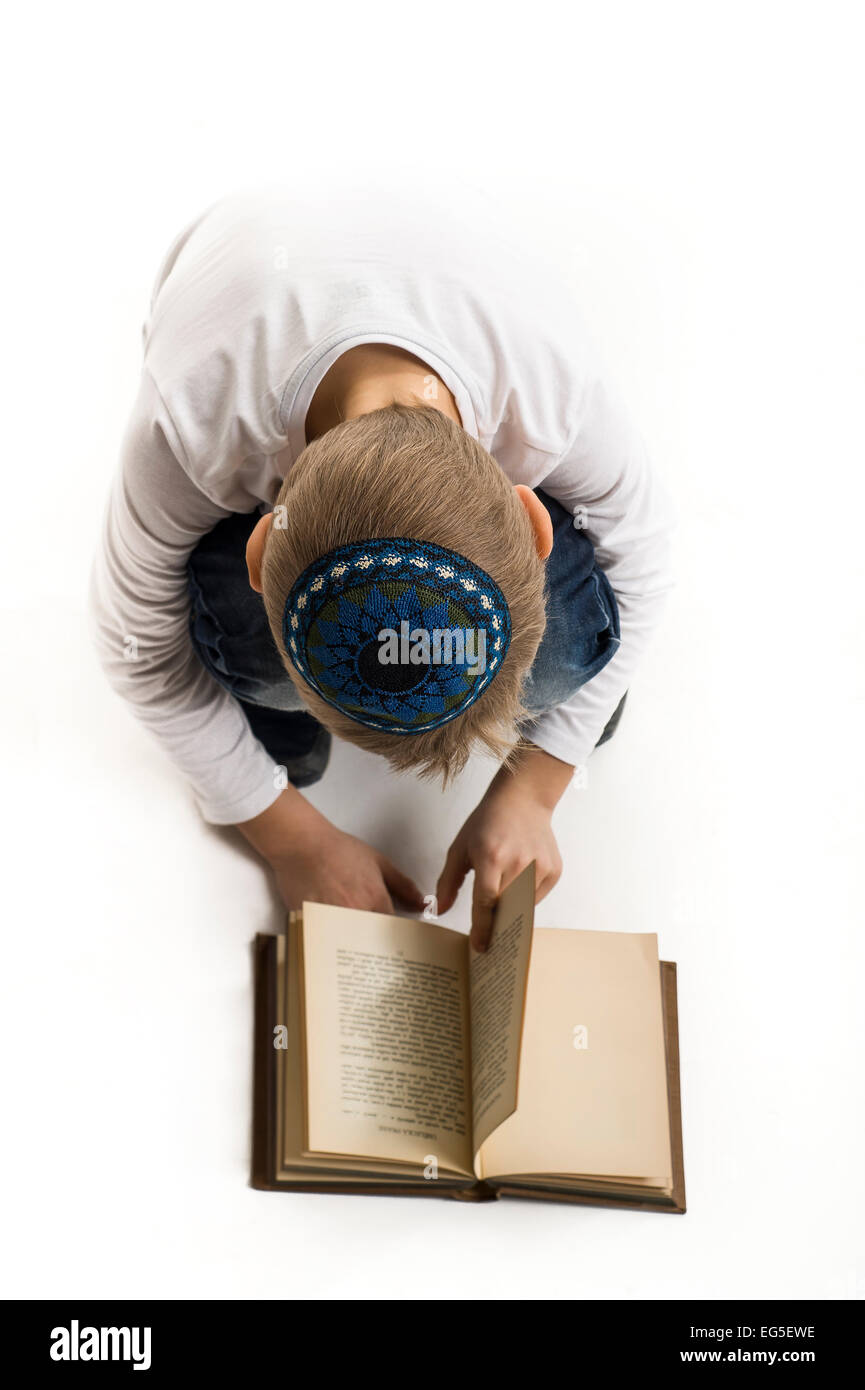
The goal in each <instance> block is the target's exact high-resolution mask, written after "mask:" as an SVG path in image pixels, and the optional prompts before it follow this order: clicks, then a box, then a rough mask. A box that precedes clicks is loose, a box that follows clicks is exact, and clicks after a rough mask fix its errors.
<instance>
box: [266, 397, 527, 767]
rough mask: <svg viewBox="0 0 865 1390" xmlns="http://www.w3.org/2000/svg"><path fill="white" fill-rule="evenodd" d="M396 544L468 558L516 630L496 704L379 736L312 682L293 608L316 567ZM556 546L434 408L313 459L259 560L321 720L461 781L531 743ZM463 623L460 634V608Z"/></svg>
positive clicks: (275, 614) (334, 443)
mask: <svg viewBox="0 0 865 1390" xmlns="http://www.w3.org/2000/svg"><path fill="white" fill-rule="evenodd" d="M395 537H399V538H405V539H409V540H413V541H417V542H424V543H427V553H429V554H432V555H435V554H436V553H437V552H436V549H435V548H436V547H441V548H443V549H445V550H448V551H453V552H456V554H457V556H460V557H465V560H467V561H468V562H470V564H471V566H475V567H477V569H479V570H480V571H482V572H483V573H484V574H485V575H486V576H488V577H489V579H490V580H491V581H492V584H491V585H490V586H489V587H490V592H492V593H496V594H497V595H498V601H502V600H503V604H504V610H503V611H504V614H505V616H506V618H508V619H509V624H510V635H509V641H508V643H507V645H506V650H505V651H504V655H503V657H502V659H501V661H500V662H498V664H497V669H495V672H494V674H492V673H490V675H489V677H488V679H487V680H486V681H483V683H482V684H481V685H480V686H478V688H479V689H480V690H481V692H482V693H480V694H479V695H474V696H473V697H472V699H471V700H470V701H467V702H466V706H465V708H464V709H463V708H462V707H459V708H460V712H459V713H458V714H456V715H455V716H454V717H452V718H450V719H449V721H448V722H446V723H441V724H439V725H438V726H437V727H435V728H430V729H423V730H422V731H421V732H411V733H391V732H389V731H387V730H386V729H383V728H371V727H368V726H367V725H366V724H364V723H361V722H359V721H358V719H357V718H352V717H350V716H349V715H348V714H346V713H345V712H344V711H343V710H342V709H340V708H335V707H334V705H333V704H331V703H329V702H328V701H327V700H325V699H323V698H322V697H321V695H320V694H319V693H318V692H317V691H316V690H314V689H313V688H312V687H311V685H309V684H308V683H307V681H306V680H305V679H304V677H303V676H302V675H301V674H300V673H299V672H298V670H297V669H296V668H295V665H294V663H293V662H292V660H291V659H290V656H289V654H288V651H287V649H286V644H285V640H284V617H285V613H286V600H287V599H289V597H290V595H291V594H292V591H293V590H294V589H295V584H296V581H297V580H298V579H299V578H301V577H302V576H304V572H305V571H306V570H307V569H308V567H309V566H311V565H313V564H314V563H315V562H316V561H319V560H320V559H321V557H323V556H326V555H328V554H329V553H330V552H332V551H335V550H337V549H339V548H340V547H345V546H351V545H352V544H356V543H360V542H366V541H373V540H376V539H379V538H382V539H384V538H395ZM551 546H552V529H551V525H550V521H549V516H548V513H547V511H546V508H545V507H544V506H543V504H542V503H541V502H539V501H538V499H537V498H536V497H535V495H534V493H533V492H532V491H531V489H529V488H522V487H520V488H515V487H514V486H513V485H512V484H511V483H510V482H509V481H508V480H507V478H505V476H504V474H503V472H502V470H501V469H500V468H499V466H498V464H497V463H496V462H495V461H494V459H493V458H492V457H491V456H490V455H489V454H488V453H487V452H486V450H485V449H483V448H482V447H481V446H480V444H478V442H477V440H475V439H473V438H472V437H471V436H470V435H469V434H467V433H466V431H465V430H463V429H461V428H460V426H459V425H457V424H456V423H454V421H452V420H450V419H448V418H447V416H445V415H444V414H443V413H441V412H440V411H438V410H436V409H434V408H432V407H427V406H409V405H398V404H394V405H392V406H387V407H385V408H384V409H380V410H374V411H371V412H370V413H369V414H365V415H360V416H358V417H356V418H354V419H351V420H347V421H345V422H344V423H342V424H339V425H337V426H335V427H334V428H333V429H330V430H328V431H327V432H326V433H325V434H323V435H322V436H321V437H320V438H318V439H315V440H313V442H312V443H311V444H309V445H308V446H307V448H306V449H305V450H304V451H303V453H302V454H301V455H300V457H299V458H298V460H297V462H296V464H295V465H294V467H293V468H292V470H291V472H290V473H289V475H288V477H287V478H286V480H285V483H284V484H283V487H282V489H281V490H280V493H279V496H278V498H277V502H276V506H275V509H274V513H273V514H272V515H270V516H267V517H263V518H262V519H261V521H260V522H259V523H258V525H257V526H256V528H255V530H254V532H253V534H252V536H251V537H250V542H249V547H248V550H247V560H248V564H249V571H250V581H251V583H252V584H253V586H254V587H255V588H256V589H258V590H259V591H260V592H261V594H262V596H263V599H264V603H265V607H266V610H267V616H268V621H269V623H270V628H271V632H272V633H273V638H274V641H275V642H276V645H277V647H278V649H279V651H280V654H281V655H282V659H283V661H284V663H285V666H286V670H287V671H288V673H289V675H290V677H291V679H292V680H293V681H294V683H295V685H296V687H297V689H298V691H299V693H300V695H301V697H302V699H303V701H304V703H305V704H306V706H307V708H308V709H309V710H310V712H311V713H312V714H313V715H315V717H316V718H317V719H318V720H319V721H320V722H321V723H322V724H323V725H324V726H325V727H326V728H328V729H329V730H330V731H331V732H332V733H334V734H336V735H338V736H339V737H340V738H344V739H347V740H349V742H351V743H355V744H357V745H358V746H359V747H361V748H366V749H368V750H369V751H371V752H374V753H380V754H382V755H383V756H384V757H386V758H387V759H388V761H389V762H390V763H391V765H392V766H393V767H395V768H397V769H400V770H402V769H409V768H411V769H413V770H415V771H417V772H419V773H420V774H422V775H423V774H429V775H437V776H440V777H442V778H443V779H444V780H447V779H448V778H449V777H450V776H452V775H453V774H455V773H457V772H459V771H460V770H461V769H462V767H463V766H464V765H465V762H466V760H467V758H468V756H469V754H470V752H471V751H472V749H473V748H475V747H476V746H481V747H485V748H486V749H487V750H488V751H490V752H491V753H493V754H494V755H495V756H497V757H499V758H501V757H505V756H506V755H507V753H508V752H509V750H510V749H511V748H512V747H513V746H514V744H515V742H516V741H517V737H518V735H517V726H518V724H519V721H520V719H521V717H522V715H523V713H524V711H523V706H522V700H521V691H522V685H523V681H524V678H525V675H526V673H527V672H528V670H529V668H530V666H531V664H532V661H533V660H534V657H535V653H536V651H537V649H538V645H539V643H540V640H541V637H542V636H543V632H544V622H545V618H544V559H545V557H546V555H547V554H548V553H549V551H550V549H551ZM405 549H406V554H407V555H408V554H409V553H410V548H405ZM382 553H383V552H382ZM470 572H471V571H470V570H468V569H466V573H467V574H468V573H470ZM296 592H297V591H296V590H295V593H296ZM484 602H486V599H485V600H484ZM429 611H430V612H440V611H441V610H440V608H431V609H430V610H429ZM449 612H450V623H453V622H454V619H455V617H456V615H457V609H456V608H454V607H450V609H449ZM478 626H482V624H473V625H472V627H473V631H475V632H476V629H477V627H478ZM493 636H494V634H493V633H492V632H491V631H490V632H489V633H486V632H482V633H481V634H480V636H479V637H478V636H477V635H475V636H474V637H473V638H472V639H470V641H469V644H468V647H467V657H468V658H470V662H469V667H468V672H469V674H468V677H467V679H468V681H469V682H471V680H472V679H473V677H472V674H471V673H472V671H475V672H476V673H478V672H480V671H482V670H483V663H485V662H487V661H490V660H492V648H493V642H492V640H490V641H487V638H488V637H489V638H492V637H493ZM317 640H318V641H321V640H322V638H321V633H320V632H318V633H317ZM405 650H406V649H405V646H404V645H403V647H402V654H403V656H404V655H405ZM394 654H396V649H394ZM367 657H368V654H367ZM472 663H474V664H473V665H472ZM358 665H360V663H358ZM418 669H419V668H418V667H414V668H413V669H412V670H411V671H409V672H405V671H403V672H402V674H401V675H400V674H399V673H396V674H395V676H394V679H396V680H397V681H399V680H405V681H407V682H409V683H415V682H417V681H418V679H421V680H422V679H423V671H421V672H420V676H419V675H418ZM374 674H375V673H374ZM394 689H397V687H394Z"/></svg>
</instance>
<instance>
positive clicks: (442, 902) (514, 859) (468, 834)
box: [436, 747, 574, 951]
mask: <svg viewBox="0 0 865 1390" xmlns="http://www.w3.org/2000/svg"><path fill="white" fill-rule="evenodd" d="M573 771H574V769H573V768H572V767H570V766H569V765H568V764H567V763H563V762H560V761H559V759H558V758H553V757H551V755H550V754H549V753H544V752H543V751H542V750H541V749H540V748H534V747H529V748H526V749H524V750H522V751H521V752H520V753H518V754H517V757H516V760H515V762H514V764H513V765H512V767H509V768H502V769H501V770H500V771H499V772H498V773H497V774H496V776H495V777H494V778H493V780H492V782H491V783H490V786H489V788H488V790H487V792H486V794H485V795H484V798H483V800H482V801H481V803H480V805H479V806H478V807H477V808H476V810H474V811H473V812H472V814H471V815H470V816H469V818H468V820H467V821H466V822H465V824H464V825H463V827H462V829H461V830H460V832H459V834H458V835H457V837H456V839H455V840H454V842H453V844H452V845H451V847H450V849H449V850H448V854H447V859H446V860H445V866H444V869H443V870H442V873H441V876H440V878H439V881H438V885H437V888H436V897H437V899H438V910H439V912H447V910H448V908H450V907H452V906H453V904H454V902H455V900H456V896H457V893H458V892H459V890H460V885H461V884H462V882H463V879H464V878H465V876H466V874H467V873H468V872H469V870H470V869H473V870H474V874H475V882H474V891H473V894H472V930H471V943H472V946H473V947H474V949H475V950H476V951H485V950H486V948H487V946H488V945H489V940H490V933H491V931H492V924H493V909H494V908H495V905H496V901H497V899H498V897H499V895H500V893H502V891H503V890H504V889H505V888H507V886H508V884H509V883H511V882H512V881H513V879H515V878H516V877H517V875H518V874H519V873H520V872H521V871H522V870H523V869H524V868H525V867H526V865H527V864H530V863H531V862H532V860H533V859H534V860H535V861H536V878H535V902H540V901H541V899H542V898H545V897H546V895H547V893H549V892H550V890H551V889H552V888H553V887H555V885H556V883H558V881H559V877H560V876H561V872H562V860H561V856H560V854H559V849H558V845H557V844H556V837H555V836H554V834H553V829H552V815H553V811H554V809H555V806H556V803H557V801H558V800H559V797H560V796H561V795H562V792H563V791H564V790H565V787H566V786H567V785H568V783H569V781H570V780H571V777H572V775H573Z"/></svg>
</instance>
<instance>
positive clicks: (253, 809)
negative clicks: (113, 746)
mask: <svg viewBox="0 0 865 1390" xmlns="http://www.w3.org/2000/svg"><path fill="white" fill-rule="evenodd" d="M180 456H181V450H180V445H179V441H178V440H177V439H176V436H175V435H174V430H173V426H172V424H171V420H170V418H169V417H168V415H167V412H166V410H165V407H164V406H163V404H162V401H161V398H160V396H159V393H158V391H157V389H156V387H155V385H154V383H153V382H152V381H151V380H150V378H149V377H148V375H147V374H146V373H145V375H144V376H143V378H142V384H141V390H140V392H139V396H138V400H137V402H136V405H135V409H134V411H133V415H132V419H131V421H130V423H129V427H128V429H127V433H126V437H125V440H124V445H123V450H122V456H121V460H120V466H119V469H118V472H117V475H116V477H115V479H114V483H113V486H112V489H111V493H110V496H109V500H108V505H107V508H106V513H105V520H104V525H103V531H102V537H101V543H100V547H99V551H98V554H97V556H96V560H95V563H94V566H93V572H92V576H91V587H90V616H91V622H92V625H93V628H94V638H95V642H96V648H97V652H98V655H99V659H100V661H101V664H102V666H103V669H104V670H105V673H106V675H107V677H108V680H109V681H110V683H111V685H112V686H113V687H114V689H115V690H116V691H117V693H118V694H119V695H121V696H122V698H123V699H124V700H125V701H126V702H127V704H128V705H129V706H130V707H131V709H132V710H133V711H134V713H135V714H136V716H137V717H138V719H139V720H140V721H141V723H142V724H143V725H144V726H145V728H147V729H148V730H149V731H150V733H151V734H152V735H153V736H154V737H155V738H156V739H157V741H158V742H159V743H160V744H161V746H162V747H163V748H164V749H165V751H166V752H167V753H168V755H169V757H170V758H171V759H172V761H173V762H174V763H175V765H176V766H177V767H178V768H179V769H180V770H181V772H183V773H184V774H185V775H186V777H187V778H188V779H189V782H190V783H191V785H192V789H193V792H194V794H195V798H196V801H197V803H198V806H199V809H200V810H201V813H202V815H203V816H204V817H205V819H206V820H208V821H211V822H212V823H214V824H217V825H229V824H235V823H238V822H240V821H245V820H250V819H251V818H252V817H253V816H256V815H258V814H259V813H260V812H261V811H264V810H266V808H267V807H268V806H269V805H270V804H271V803H272V802H273V801H275V800H276V798H277V796H278V795H279V791H278V788H277V787H276V786H275V782H274V765H273V760H272V758H270V756H269V755H268V753H267V752H266V751H265V749H264V747H263V746H262V744H261V743H260V742H259V741H258V739H257V738H256V737H255V735H254V734H253V733H252V731H251V729H250V727H249V724H248V723H247V720H246V718H245V716H244V713H243V710H242V709H241V707H240V705H239V704H238V703H237V701H236V700H235V699H234V698H233V696H231V695H230V694H229V693H228V691H226V690H224V689H223V688H222V687H221V686H220V685H219V684H218V683H217V682H216V681H215V680H214V679H213V677H212V676H211V675H210V674H209V673H208V672H207V671H206V670H205V669H204V667H203V666H202V664H201V662H200V661H199V660H198V657H197V656H196V654H195V652H194V650H193V647H192V642H191V639H190V635H189V611H190V600H189V595H188V590H187V578H186V565H187V560H188V558H189V555H190V552H191V551H192V550H193V549H194V548H195V546H196V544H197V543H198V541H199V540H200V538H201V537H202V536H203V535H204V534H205V533H206V532H208V531H210V530H212V529H213V527H214V526H215V525H216V524H217V522H218V521H221V520H222V519H223V518H224V517H226V516H228V515H229V514H230V513H229V512H228V511H226V510H225V509H224V508H221V507H219V506H217V505H216V503H214V502H213V501H211V500H210V499H209V498H208V497H206V496H205V495H204V493H202V492H201V491H200V489H199V488H197V487H196V486H195V485H194V483H192V482H191V481H190V479H189V478H188V476H187V474H186V473H185V471H184V469H183V467H182V466H181V463H180V462H179V457H180Z"/></svg>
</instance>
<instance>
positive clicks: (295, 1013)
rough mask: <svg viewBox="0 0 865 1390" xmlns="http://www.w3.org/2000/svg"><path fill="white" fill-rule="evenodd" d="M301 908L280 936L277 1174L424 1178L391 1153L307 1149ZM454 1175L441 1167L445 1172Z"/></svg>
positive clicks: (282, 1176)
mask: <svg viewBox="0 0 865 1390" xmlns="http://www.w3.org/2000/svg"><path fill="white" fill-rule="evenodd" d="M300 930H301V927H300V914H299V913H290V914H289V918H288V923H287V926H286V934H285V936H284V937H283V936H280V937H278V939H277V964H278V968H279V974H278V977H277V1019H278V1020H279V1021H280V1022H282V1023H283V1024H284V1026H285V1028H286V1031H287V1039H286V1043H285V1046H284V1047H280V1048H279V1049H277V1053H276V1059H277V1090H276V1102H277V1123H276V1140H277V1151H276V1175H277V1177H278V1178H280V1179H288V1180H290V1181H291V1182H298V1181H301V1180H304V1181H309V1182H316V1181H321V1180H322V1178H323V1177H326V1178H329V1179H331V1180H335V1179H337V1178H339V1177H340V1176H341V1177H342V1178H344V1179H345V1178H348V1179H350V1180H351V1181H352V1182H354V1181H358V1182H360V1181H361V1180H363V1181H368V1182H374V1181H376V1180H381V1178H382V1177H383V1176H390V1177H393V1178H398V1179H399V1181H400V1182H406V1181H409V1180H411V1178H412V1177H414V1178H416V1179H417V1181H418V1182H423V1181H425V1179H424V1176H423V1175H422V1174H421V1173H419V1172H418V1173H412V1171H411V1170H410V1169H408V1170H407V1169H405V1168H404V1167H403V1165H402V1164H399V1163H396V1162H392V1161H389V1160H386V1159H373V1160H368V1159H366V1160H365V1159H362V1158H355V1157H354V1156H353V1155H352V1156H351V1157H342V1156H341V1155H333V1154H328V1156H327V1158H326V1159H322V1158H321V1157H320V1156H315V1155H311V1154H308V1153H306V1152H305V1151H304V1143H305V1137H304V1106H303V1086H304V1079H303V1037H302V1024H301V1017H302V1011H301V1006H300V971H299V965H298V962H299V959H300V957H299V951H298V938H299V936H300ZM449 1176H450V1177H451V1178H452V1175H450V1174H448V1173H447V1171H446V1170H444V1169H441V1170H440V1171H439V1177H440V1178H447V1177H449Z"/></svg>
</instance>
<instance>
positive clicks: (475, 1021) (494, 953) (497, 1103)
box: [469, 863, 535, 1153]
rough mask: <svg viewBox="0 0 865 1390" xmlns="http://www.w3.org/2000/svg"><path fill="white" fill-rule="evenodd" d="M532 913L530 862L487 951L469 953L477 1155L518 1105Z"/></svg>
mask: <svg viewBox="0 0 865 1390" xmlns="http://www.w3.org/2000/svg"><path fill="white" fill-rule="evenodd" d="M534 911H535V866H534V863H531V864H529V866H528V868H527V869H524V870H523V872H522V873H521V874H520V876H519V878H516V879H514V881H513V883H511V884H509V886H508V887H507V888H506V889H505V891H504V892H503V893H502V895H501V897H500V898H499V901H498V904H497V906H496V910H495V916H494V918H493V932H492V937H491V940H490V945H489V947H488V948H487V950H486V951H484V952H483V953H479V952H478V951H473V950H472V949H471V948H469V1018H470V1020H471V1057H472V1115H473V1117H474V1118H473V1129H474V1133H473V1138H474V1149H475V1153H477V1151H478V1149H479V1148H480V1147H481V1145H482V1144H483V1142H484V1140H485V1139H486V1138H487V1137H488V1135H490V1134H491V1133H492V1131H493V1130H494V1129H495V1128H496V1126H497V1125H500V1124H501V1123H502V1121H503V1120H506V1119H507V1117H508V1116H509V1115H511V1114H513V1111H514V1110H515V1108H516V1104H517V1084H518V1081H519V1067H520V1034H521V1032H522V1026H523V1009H524V1005H525V999H526V984H527V980H528V972H529V956H530V954H531V949H532V919H533V917H534Z"/></svg>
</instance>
